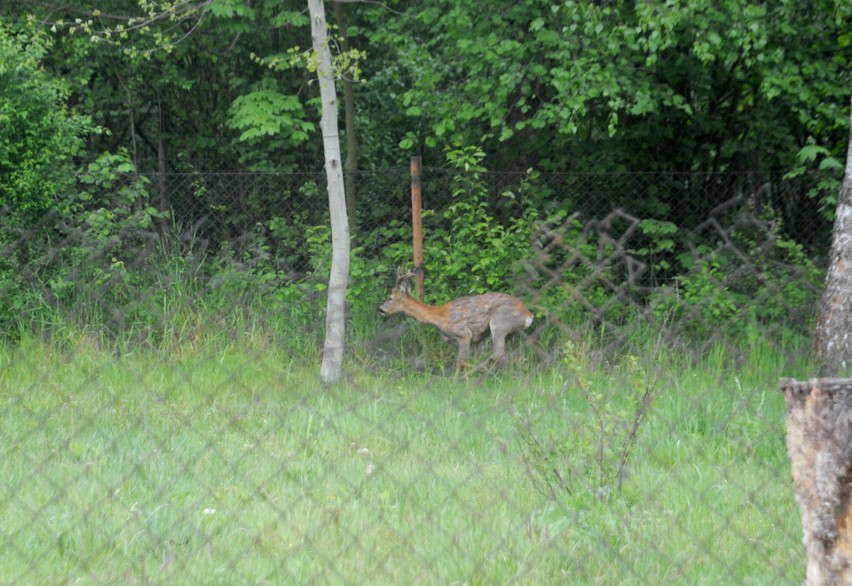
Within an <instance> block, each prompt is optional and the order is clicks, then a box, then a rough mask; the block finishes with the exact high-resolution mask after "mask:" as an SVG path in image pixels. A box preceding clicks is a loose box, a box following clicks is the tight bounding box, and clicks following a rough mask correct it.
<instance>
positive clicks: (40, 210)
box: [0, 23, 95, 246]
mask: <svg viewBox="0 0 852 586" xmlns="http://www.w3.org/2000/svg"><path fill="white" fill-rule="evenodd" d="M50 47H51V44H50V41H49V40H48V39H47V38H46V37H45V35H44V34H43V33H42V32H40V31H39V30H38V29H37V28H35V27H30V28H28V29H27V30H25V31H20V32H18V33H15V32H13V31H11V30H10V29H9V28H8V26H7V25H5V24H2V23H0V128H2V132H0V211H2V212H0V213H2V215H3V226H4V228H5V229H8V228H10V227H12V226H15V227H18V228H30V227H32V226H33V225H34V224H36V223H37V222H38V221H39V219H40V218H42V217H43V216H44V215H45V213H47V212H48V211H50V210H53V209H54V208H55V206H56V205H57V203H58V200H59V199H60V198H62V197H63V196H65V195H66V191H67V190H68V189H69V188H70V187H71V185H72V183H73V176H72V174H71V172H70V171H71V161H72V159H73V158H74V157H75V156H77V155H79V154H80V152H81V149H82V147H83V143H84V138H85V136H86V134H87V133H89V132H92V131H94V130H95V129H94V127H93V126H92V123H91V120H90V118H89V117H88V116H76V115H73V114H70V113H69V112H68V110H67V107H66V101H67V99H68V90H67V86H66V84H65V83H64V82H62V81H60V80H56V79H53V78H52V77H51V76H50V75H49V74H47V73H46V72H45V71H44V69H43V68H42V61H43V59H44V57H45V54H46V53H47V52H48V51H49V50H50ZM7 238H8V234H7V235H6V236H5V237H2V236H0V246H2V245H4V244H5V243H6V242H7Z"/></svg>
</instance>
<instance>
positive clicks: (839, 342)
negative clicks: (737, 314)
mask: <svg viewBox="0 0 852 586" xmlns="http://www.w3.org/2000/svg"><path fill="white" fill-rule="evenodd" d="M814 358H815V359H816V362H817V364H818V365H819V374H820V376H822V377H829V376H837V375H838V374H839V373H841V372H842V371H844V370H848V369H850V367H852V115H850V138H849V146H848V147H847V150H846V172H845V173H844V175H843V183H842V185H841V187H840V195H839V196H838V198H837V216H836V217H835V220H834V238H833V240H832V243H831V256H830V264H829V267H828V274H827V275H826V278H825V289H824V290H823V293H822V298H821V299H820V303H819V313H818V314H817V322H816V332H815V334H814Z"/></svg>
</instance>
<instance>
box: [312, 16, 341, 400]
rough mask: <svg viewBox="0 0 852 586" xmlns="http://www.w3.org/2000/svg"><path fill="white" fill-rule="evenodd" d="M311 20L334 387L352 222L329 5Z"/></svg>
mask: <svg viewBox="0 0 852 586" xmlns="http://www.w3.org/2000/svg"><path fill="white" fill-rule="evenodd" d="M308 12H309V13H310V17H311V38H312V40H313V49H314V54H315V55H316V58H317V78H318V79H319V86H320V99H321V100H322V118H321V120H320V130H321V131H322V142H323V149H324V151H325V172H326V177H327V182H328V208H329V212H330V214H331V244H332V249H331V274H330V276H329V279H328V302H327V305H326V316H325V345H324V347H323V354H322V366H321V367H320V378H321V379H322V382H323V383H325V384H333V383H335V382H337V381H338V380H339V379H340V376H341V375H342V373H343V348H344V334H345V331H346V327H345V321H344V319H345V309H346V283H347V281H348V279H349V222H348V219H347V216H346V195H345V191H344V187H343V169H342V167H341V162H340V134H339V130H338V128H337V92H336V90H335V85H334V68H333V66H332V62H331V49H330V48H329V41H328V30H327V28H326V22H325V6H324V5H323V2H322V0H308Z"/></svg>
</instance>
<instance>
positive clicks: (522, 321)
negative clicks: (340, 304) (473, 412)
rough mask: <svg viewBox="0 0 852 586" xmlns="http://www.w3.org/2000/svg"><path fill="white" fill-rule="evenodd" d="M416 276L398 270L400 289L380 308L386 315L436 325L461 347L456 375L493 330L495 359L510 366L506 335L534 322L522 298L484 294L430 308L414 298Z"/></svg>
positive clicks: (394, 290) (397, 284)
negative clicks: (473, 347)
mask: <svg viewBox="0 0 852 586" xmlns="http://www.w3.org/2000/svg"><path fill="white" fill-rule="evenodd" d="M412 276H413V275H412V273H410V272H409V273H405V274H403V273H402V271H399V270H398V271H397V279H396V286H395V287H394V289H393V291H392V292H391V295H390V299H388V300H387V301H385V302H384V303H383V304H382V305H381V306H380V307H379V311H381V312H382V314H383V315H386V316H387V315H394V314H396V313H404V314H405V315H407V316H409V317H413V318H414V319H416V320H417V321H419V322H420V323H424V324H432V325H433V326H435V327H436V328H438V331H439V332H441V337H443V338H444V340H445V341H447V342H455V343H456V344H458V347H459V354H458V357H457V358H456V372H455V376H458V375H459V374H460V373H461V371H462V368H463V367H465V366H467V354H468V351H469V350H470V343H471V342H478V341H479V340H481V339H482V338H483V337H484V336H485V332H486V331H489V330H490V331H491V339H492V342H493V344H494V360H495V361H496V362H497V365H498V366H500V367H504V366H506V365H507V364H508V359H507V358H506V336H508V335H509V334H513V333H516V332H522V331H524V330H525V329H527V328H528V327H529V326H530V324H531V323H532V321H533V315H532V313H530V310H529V309H527V308H526V306H525V305H524V304H523V303H522V302H521V300H520V299H518V298H517V297H514V296H512V295H506V294H505V293H484V294H482V295H473V296H470V297H459V298H458V299H455V300H453V301H450V302H449V303H445V304H444V305H437V306H433V305H427V304H425V303H423V302H422V301H420V300H419V299H417V298H416V297H412V296H411V294H410V287H411V285H410V283H409V279H410V278H411V277H412Z"/></svg>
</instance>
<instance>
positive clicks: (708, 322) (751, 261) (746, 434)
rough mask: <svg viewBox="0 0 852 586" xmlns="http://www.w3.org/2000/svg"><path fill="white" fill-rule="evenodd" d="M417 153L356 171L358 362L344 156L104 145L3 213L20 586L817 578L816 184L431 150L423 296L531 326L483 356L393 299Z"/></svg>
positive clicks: (8, 474)
mask: <svg viewBox="0 0 852 586" xmlns="http://www.w3.org/2000/svg"><path fill="white" fill-rule="evenodd" d="M409 181H410V179H409V176H408V169H407V168H399V169H390V170H383V171H375V172H372V171H371V172H359V173H357V174H354V175H352V176H350V177H349V178H348V183H349V185H350V186H354V187H355V189H354V190H353V193H350V194H349V202H350V204H351V205H352V208H351V209H354V210H355V214H354V217H353V219H352V222H351V226H352V231H353V245H354V249H353V263H352V277H351V280H350V286H349V297H350V298H349V315H348V318H347V350H346V365H345V374H346V378H345V382H344V383H343V384H341V385H338V386H336V387H334V388H323V387H322V386H321V385H320V383H319V380H318V379H319V377H318V370H319V360H320V358H321V347H322V340H323V336H324V327H325V322H324V319H325V318H324V295H325V284H326V281H327V277H328V269H329V266H328V265H329V262H330V248H329V247H330V238H329V231H328V225H327V224H328V221H327V217H328V211H327V199H326V197H325V180H324V177H323V176H322V175H318V174H311V173H305V174H251V173H241V174H231V173H229V174H195V173H193V174H188V173H187V174H168V175H138V174H127V173H123V172H113V171H110V170H108V169H107V170H105V169H99V168H94V167H93V168H90V169H89V171H88V172H85V173H81V175H80V176H79V177H77V178H75V185H76V187H75V190H74V194H75V195H74V196H73V197H69V199H68V200H67V201H63V202H61V203H60V204H59V205H56V206H55V207H54V208H53V209H51V210H50V212H48V213H39V214H33V215H29V216H28V215H27V214H25V213H20V212H19V211H16V210H11V209H6V210H3V212H2V213H3V225H4V228H3V235H2V240H0V247H2V253H3V254H2V258H0V327H2V334H3V338H4V341H3V345H2V346H0V348H2V350H0V385H2V391H0V407H2V413H3V424H2V428H0V474H2V478H3V482H2V489H0V526H2V528H3V529H2V533H0V576H2V577H3V578H2V581H3V582H6V583H33V584H41V583H60V582H67V583H95V584H114V583H119V582H120V583H126V584H134V583H223V584H230V583H234V584H237V583H450V582H453V583H596V584H597V583H599V584H612V583H636V584H640V583H641V584H646V583H689V584H718V583H760V584H763V583H789V584H794V583H800V582H801V579H802V576H803V571H804V558H803V552H802V550H801V546H800V540H801V524H800V520H799V514H798V511H797V509H796V505H795V500H794V495H793V491H792V487H791V486H790V481H789V478H790V469H789V463H788V461H787V458H786V453H785V451H784V445H783V437H784V422H783V398H782V396H781V394H780V393H779V392H778V391H777V381H778V378H779V377H781V376H793V377H807V376H809V375H810V374H811V373H810V372H809V370H808V369H809V368H810V365H809V363H808V358H807V356H808V353H809V332H810V329H811V326H812V321H813V316H814V311H815V304H816V300H817V299H818V295H819V291H820V285H821V276H822V274H823V270H822V268H821V267H820V262H819V260H815V259H819V258H820V257H821V256H824V254H825V250H827V243H828V240H829V238H830V224H829V223H828V222H827V220H825V219H823V218H821V216H820V215H819V213H818V212H819V210H818V209H817V208H816V204H815V203H814V200H813V198H812V197H810V196H809V190H810V189H811V188H812V186H810V185H808V184H807V182H805V181H798V182H793V181H785V180H782V179H780V178H776V177H773V178H768V179H765V180H764V179H763V178H760V180H758V179H757V178H755V177H753V176H747V177H746V176H742V175H714V176H703V175H702V176H696V175H691V174H683V175H672V174H667V175H660V174H619V175H596V174H556V173H554V174H539V175H531V174H510V173H485V174H482V175H480V176H477V177H475V178H474V179H471V178H470V177H465V176H464V174H461V173H460V172H459V171H457V170H445V169H426V170H425V171H424V177H423V181H424V183H423V187H424V207H425V214H424V226H425V231H426V260H425V263H426V267H425V268H426V300H427V301H429V302H431V303H443V302H445V301H448V300H450V299H452V298H453V297H457V296H459V295H467V294H474V293H479V292H482V291H484V290H492V289H493V290H500V291H503V292H507V293H512V294H514V295H516V296H518V297H519V298H520V299H522V300H523V301H524V302H525V303H526V305H527V306H528V307H529V308H530V310H531V311H532V312H533V314H534V316H535V319H534V322H533V325H532V327H530V329H529V330H528V331H527V332H526V333H525V334H524V335H523V336H517V337H515V338H513V339H510V344H509V346H510V359H511V361H510V362H511V363H510V366H509V367H508V368H506V369H504V370H497V369H496V368H495V364H494V362H493V361H492V360H491V358H490V348H489V342H488V341H487V340H486V341H485V342H483V343H482V344H480V345H479V346H477V347H476V350H475V351H474V354H473V356H472V357H471V360H470V362H471V366H470V368H469V369H468V370H467V371H466V372H465V376H464V377H461V378H459V379H456V378H453V377H452V376H451V375H452V372H453V363H454V359H455V348H454V347H453V346H451V345H445V344H443V343H442V341H441V340H440V336H439V335H438V332H437V331H434V330H433V329H432V328H429V327H428V326H426V325H422V324H418V323H417V322H416V321H414V320H412V319H408V318H402V317H397V318H389V319H383V318H382V317H381V316H379V315H378V312H377V311H376V309H377V307H378V305H379V304H380V303H381V302H382V301H383V300H384V299H385V298H386V297H387V295H388V293H389V292H390V290H391V288H392V286H393V285H394V269H395V267H396V266H398V265H404V264H409V265H410V261H409V260H408V259H409V258H410V238H411V237H410V228H409V222H410V213H411V212H410V208H409V202H410V195H409Z"/></svg>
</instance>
